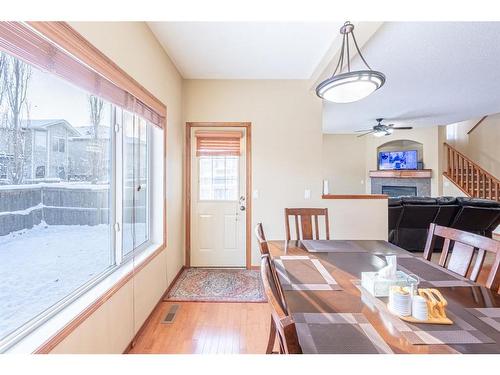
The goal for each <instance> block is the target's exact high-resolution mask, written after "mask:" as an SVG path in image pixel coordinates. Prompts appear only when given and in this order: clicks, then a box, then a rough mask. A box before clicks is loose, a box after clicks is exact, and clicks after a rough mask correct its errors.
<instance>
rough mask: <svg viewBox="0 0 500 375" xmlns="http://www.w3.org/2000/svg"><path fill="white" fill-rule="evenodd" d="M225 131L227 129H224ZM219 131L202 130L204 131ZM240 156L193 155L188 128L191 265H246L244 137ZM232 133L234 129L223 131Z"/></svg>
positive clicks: (219, 131)
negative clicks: (189, 144) (189, 147)
mask: <svg viewBox="0 0 500 375" xmlns="http://www.w3.org/2000/svg"><path fill="white" fill-rule="evenodd" d="M224 129H227V128H224ZM210 130H213V131H216V132H217V133H223V131H221V130H220V128H219V129H204V131H210ZM237 130H238V132H242V135H243V137H242V138H241V143H240V148H241V149H240V150H241V151H240V155H238V156H237V155H234V154H233V155H221V154H223V152H222V153H216V154H215V155H197V144H198V142H197V138H196V135H195V132H196V131H197V129H192V131H193V133H192V138H191V139H193V140H194V142H192V150H191V266H193V267H244V266H245V264H246V262H245V261H246V259H245V258H246V251H245V243H246V241H245V236H246V212H245V209H246V202H245V196H246V190H245V188H246V181H245V177H246V170H245V168H246V162H245V139H246V138H245V134H244V133H243V132H244V130H241V129H237ZM225 131H228V132H230V131H232V132H233V134H234V129H227V130H225Z"/></svg>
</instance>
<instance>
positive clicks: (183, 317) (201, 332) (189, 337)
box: [128, 254, 493, 354]
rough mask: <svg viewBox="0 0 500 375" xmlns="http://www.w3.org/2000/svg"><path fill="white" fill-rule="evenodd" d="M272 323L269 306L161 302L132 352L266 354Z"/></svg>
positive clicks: (486, 268) (489, 259) (435, 257)
mask: <svg viewBox="0 0 500 375" xmlns="http://www.w3.org/2000/svg"><path fill="white" fill-rule="evenodd" d="M417 255H420V256H422V254H417ZM439 255H440V254H433V259H432V260H433V261H435V262H437V260H438V258H439ZM492 262H493V258H492V257H490V256H488V257H487V258H486V259H485V265H484V269H483V272H481V274H480V276H479V279H478V282H479V283H482V284H483V285H484V283H485V281H486V276H487V273H488V272H489V269H490V268H491V263H492ZM173 304H178V305H180V308H179V310H178V311H177V316H176V318H175V320H174V322H173V323H171V324H162V323H161V321H162V320H163V319H164V317H165V315H166V314H167V312H168V311H169V309H170V307H171V306H172V305H173ZM270 322H271V318H270V310H269V306H268V304H267V303H214V302H161V303H159V304H158V306H156V308H155V310H154V311H153V313H152V315H151V319H150V320H149V321H148V322H147V324H146V326H145V327H144V329H143V330H142V332H141V333H140V335H139V336H138V337H137V339H136V342H135V345H134V347H133V348H132V349H130V350H129V351H128V353H130V354H149V353H151V354H204V353H207V354H208V353H234V354H237V353H241V354H264V353H265V350H266V345H267V340H268V335H269V325H270Z"/></svg>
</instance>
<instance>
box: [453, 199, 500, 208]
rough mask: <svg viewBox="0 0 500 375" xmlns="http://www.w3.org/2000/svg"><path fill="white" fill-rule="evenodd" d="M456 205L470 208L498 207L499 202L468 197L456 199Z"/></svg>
mask: <svg viewBox="0 0 500 375" xmlns="http://www.w3.org/2000/svg"><path fill="white" fill-rule="evenodd" d="M457 201H458V203H459V204H460V205H461V206H471V207H500V202H497V201H492V200H490V199H481V198H470V197H458V198H457Z"/></svg>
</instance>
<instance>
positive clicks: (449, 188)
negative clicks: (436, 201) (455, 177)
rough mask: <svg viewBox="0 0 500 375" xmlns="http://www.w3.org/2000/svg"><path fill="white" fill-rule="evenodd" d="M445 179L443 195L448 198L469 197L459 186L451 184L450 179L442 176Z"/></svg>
mask: <svg viewBox="0 0 500 375" xmlns="http://www.w3.org/2000/svg"><path fill="white" fill-rule="evenodd" d="M442 179H443V195H444V196H448V197H466V196H467V195H466V194H465V193H464V192H463V191H462V190H460V189H459V188H458V187H457V185H455V184H454V183H453V182H451V180H450V179H448V178H447V177H445V176H442Z"/></svg>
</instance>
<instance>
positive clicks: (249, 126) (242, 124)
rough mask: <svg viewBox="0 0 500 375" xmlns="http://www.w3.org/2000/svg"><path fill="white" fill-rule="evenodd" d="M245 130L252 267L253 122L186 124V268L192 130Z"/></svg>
mask: <svg viewBox="0 0 500 375" xmlns="http://www.w3.org/2000/svg"><path fill="white" fill-rule="evenodd" d="M209 127H214V128H245V129H246V132H245V137H246V144H245V146H246V147H245V156H246V161H245V163H246V193H245V202H246V211H245V213H246V228H245V229H246V230H245V232H246V234H245V259H246V260H245V265H246V269H248V270H249V269H251V267H252V199H251V189H252V123H251V122H186V143H185V147H186V159H185V160H184V168H185V171H186V174H185V179H184V191H185V192H186V193H185V201H184V209H185V226H186V231H185V234H186V235H185V245H186V255H185V266H186V267H190V266H191V138H192V137H191V129H192V128H209Z"/></svg>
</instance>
